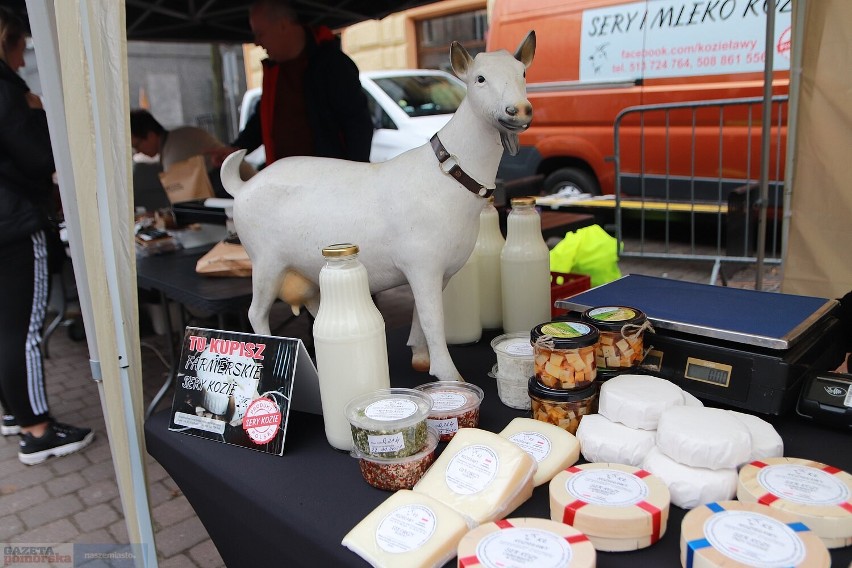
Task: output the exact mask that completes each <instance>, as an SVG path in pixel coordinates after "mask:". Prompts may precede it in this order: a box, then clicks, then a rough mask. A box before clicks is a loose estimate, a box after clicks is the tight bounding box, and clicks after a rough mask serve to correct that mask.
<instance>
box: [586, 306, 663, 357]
mask: <svg viewBox="0 0 852 568" xmlns="http://www.w3.org/2000/svg"><path fill="white" fill-rule="evenodd" d="M582 321H584V322H586V323H588V324H589V325H594V326H595V327H596V328H598V331H600V340H599V341H598V345H597V347H596V349H595V364H596V365H597V368H598V369H599V370H618V371H624V370H626V369H630V368H632V367H635V366H636V365H638V364H639V363H641V362H642V357H643V354H644V351H643V350H644V343H643V342H644V334H645V329H646V328H647V327H648V326H649V324H648V318H647V317H646V316H645V314H644V313H643V312H642V311H641V310H639V309H637V308H631V307H627V306H600V307H595V308H591V309H589V310H586V311H585V312H583V316H582Z"/></svg>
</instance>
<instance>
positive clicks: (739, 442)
mask: <svg viewBox="0 0 852 568" xmlns="http://www.w3.org/2000/svg"><path fill="white" fill-rule="evenodd" d="M657 447H658V448H660V450H661V451H662V452H663V453H664V454H666V455H667V456H669V457H670V458H672V459H673V460H674V461H676V462H678V463H682V464H684V465H691V466H692V467H705V468H708V469H730V468H735V467H737V466H739V465H740V464H743V463H745V462H747V461H748V457H749V455H751V433H749V430H748V428H747V427H746V425H745V424H743V423H742V422H740V421H739V420H737V419H736V418H734V417H733V416H732V415H731V413H729V412H728V411H726V410H722V409H719V408H706V407H704V408H697V407H694V406H678V407H673V408H669V409H667V410H666V411H665V412H663V414H662V416H660V424H659V426H658V427H657Z"/></svg>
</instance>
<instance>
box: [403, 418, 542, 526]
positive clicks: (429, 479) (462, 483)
mask: <svg viewBox="0 0 852 568" xmlns="http://www.w3.org/2000/svg"><path fill="white" fill-rule="evenodd" d="M536 467H537V466H536V462H535V460H534V459H533V458H532V457H531V456H530V455H529V454H528V453H526V452H525V451H524V450H522V449H520V448H519V447H518V446H516V445H515V444H513V443H512V442H510V441H509V440H507V439H505V438H503V437H502V436H500V435H498V434H494V433H493V432H487V431H485V430H480V429H478V428H461V429H460V430H459V431H458V432H457V433H456V435H455V436H454V437H453V439H452V440H451V441H450V443H449V444H447V447H446V448H444V451H443V452H442V453H441V456H440V457H439V458H438V459H437V460H436V461H435V463H434V464H432V467H430V468H429V470H428V471H427V472H426V474H425V475H424V476H423V477H422V478H420V481H418V482H417V485H415V486H414V491H416V492H418V493H421V494H424V495H429V496H430V497H434V498H435V499H437V500H439V501H441V502H442V503H444V504H445V505H449V506H450V507H452V508H453V509H455V510H456V511H458V512H459V513H461V514H462V515H464V516H465V517H467V518H468V519H469V524H470V525H471V526H476V525H479V524H481V523H487V522H489V521H494V520H496V519H499V518H501V517H505V516H506V515H508V514H509V513H511V512H512V511H514V510H515V509H516V508H517V507H518V506H519V505H520V504H521V503H523V502H524V501H526V500H527V499H529V498H530V497H531V496H532V490H533V477H534V476H535V472H536Z"/></svg>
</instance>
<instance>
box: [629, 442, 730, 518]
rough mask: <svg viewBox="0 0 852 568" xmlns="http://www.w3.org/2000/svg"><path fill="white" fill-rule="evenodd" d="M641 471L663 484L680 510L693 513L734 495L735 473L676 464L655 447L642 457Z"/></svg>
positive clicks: (728, 470) (727, 470)
mask: <svg viewBox="0 0 852 568" xmlns="http://www.w3.org/2000/svg"><path fill="white" fill-rule="evenodd" d="M642 469H644V470H645V471H648V472H650V473H653V474H654V475H656V476H657V477H659V478H660V479H662V480H663V482H665V484H666V487H668V488H669V493H671V496H672V504H673V505H677V506H678V507H680V508H681V509H692V508H694V507H697V506H699V505H703V504H704V503H712V502H713V501H727V500H728V499H733V498H734V495H736V493H737V470H735V469H733V468H731V469H707V468H703V467H692V466H688V465H683V464H679V463H677V462H676V461H674V460H673V459H671V458H670V457H668V456H667V455H666V454H664V453H663V452H661V451H660V450H658V449H657V448H656V447H655V448H652V449H651V451H649V452H648V455H647V456H645V460H644V461H643V462H642Z"/></svg>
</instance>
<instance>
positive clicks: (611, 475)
mask: <svg viewBox="0 0 852 568" xmlns="http://www.w3.org/2000/svg"><path fill="white" fill-rule="evenodd" d="M549 489H550V518H551V519H552V520H554V521H557V522H562V523H565V524H566V525H571V526H573V527H574V528H576V529H578V530H581V531H583V533H585V534H586V535H587V536H589V538H592V537H593V536H595V537H604V538H612V539H618V540H625V539H633V538H637V537H639V538H641V537H650V539H649V542H648V544H653V543H654V542H656V541H657V540H659V539H660V537H661V536H662V535H663V534H664V533H665V527H666V523H667V522H668V518H669V501H670V498H669V490H668V489H667V488H666V485H665V483H663V481H662V480H661V479H660V478H658V477H656V476H654V475H651V474H650V473H648V472H647V471H645V470H641V469H639V468H636V467H633V466H629V465H624V464H618V463H588V464H583V465H579V466H572V467H569V468H568V469H566V470H565V471H563V472H560V473H559V474H558V475H557V476H556V477H554V478H553V479H552V480H551V482H550V488H549Z"/></svg>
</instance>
